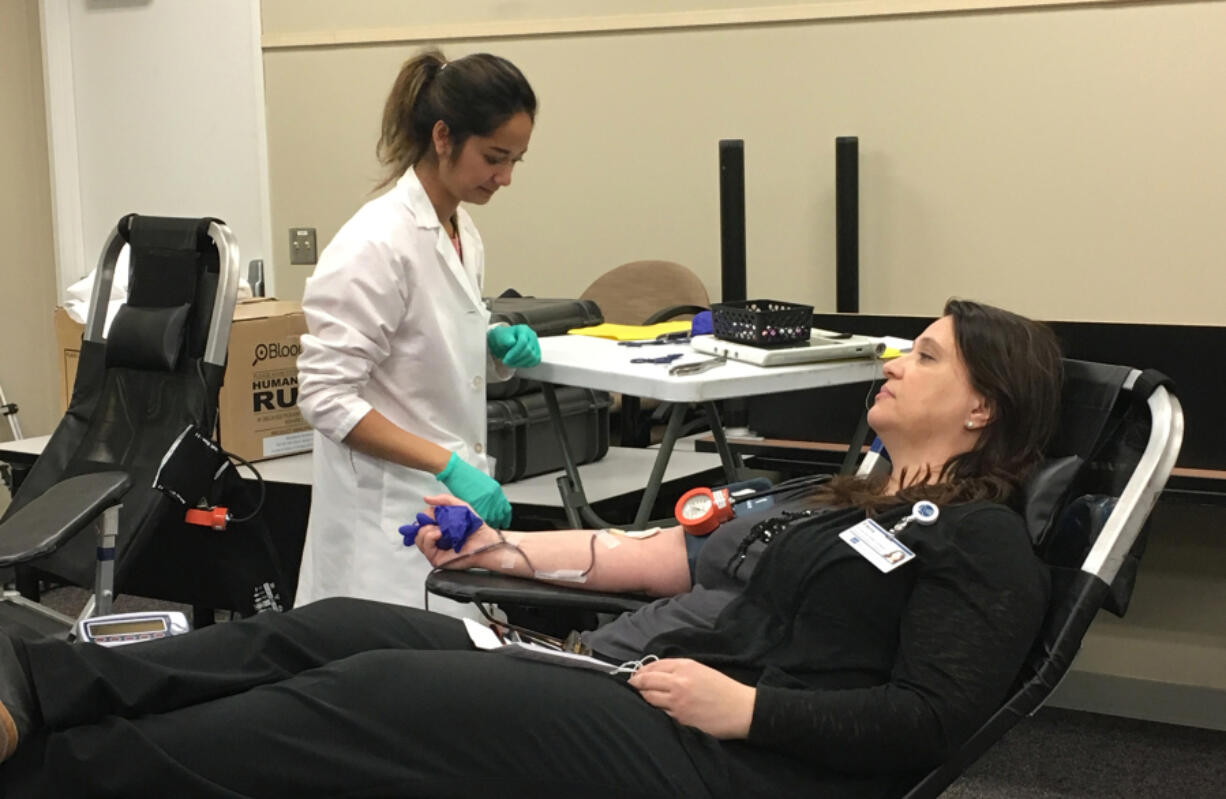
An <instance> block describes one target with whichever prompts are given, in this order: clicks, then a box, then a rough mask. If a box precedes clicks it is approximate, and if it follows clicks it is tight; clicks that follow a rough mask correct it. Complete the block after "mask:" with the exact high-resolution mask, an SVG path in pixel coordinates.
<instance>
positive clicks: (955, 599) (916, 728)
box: [647, 502, 1049, 775]
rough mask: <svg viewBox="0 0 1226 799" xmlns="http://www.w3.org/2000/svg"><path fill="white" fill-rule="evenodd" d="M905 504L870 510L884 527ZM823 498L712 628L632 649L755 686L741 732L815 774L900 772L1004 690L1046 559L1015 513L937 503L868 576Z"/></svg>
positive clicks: (937, 748) (956, 733)
mask: <svg viewBox="0 0 1226 799" xmlns="http://www.w3.org/2000/svg"><path fill="white" fill-rule="evenodd" d="M909 510H910V507H909V506H908V507H906V508H900V509H896V510H891V511H888V512H886V513H884V514H882V515H881V516H880V517H879V518H878V521H879V522H880V523H881V524H882V525H883V526H884V527H886V528H889V527H890V526H891V525H892V524H893V523H894V522H895V521H897V520H898V519H899V518H901V517H902V516H904V515H906V513H907V512H909ZM862 518H863V513H862V512H859V511H835V512H831V513H827V514H824V515H820V516H817V517H814V518H812V519H805V520H802V521H799V522H795V523H793V524H792V525H791V526H790V527H789V529H788V530H787V531H786V532H784V533H783V534H781V535H778V536H776V537H775V539H774V540H773V541H772V543H771V544H770V545H769V546H768V547H766V549H765V550H764V552H763V554H762V558H761V561H760V562H759V564H758V566H757V568H755V569H754V571H753V574H752V575H751V577H750V578H749V581H748V584H747V585H746V586H745V590H744V592H743V593H742V595H741V596H740V597H738V598H737V599H735V600H734V601H732V602H731V603H730V604H728V606H727V607H726V608H724V609H723V611H722V612H721V613H720V614H719V617H718V618H717V619H716V621H715V623H714V625H713V626H712V627H711V628H708V629H703V628H699V627H691V628H686V629H677V630H671V631H668V632H666V633H663V634H661V635H660V636H657V637H656V638H655V639H654V640H653V641H651V642H650V644H649V645H648V647H647V651H650V652H653V653H655V654H658V655H660V656H661V657H692V658H694V659H696V660H699V661H702V662H704V663H707V664H709V665H712V666H714V667H716V668H718V669H720V670H721V671H723V672H725V673H727V674H729V675H731V676H733V677H736V678H737V679H740V680H742V681H744V682H747V683H749V684H753V685H756V686H757V696H756V700H755V704H754V714H753V722H752V726H751V728H750V732H749V741H750V743H751V744H753V745H755V746H758V747H765V748H768V749H771V750H775V751H778V752H784V753H788V754H790V755H792V756H796V757H799V758H801V759H802V760H803V761H804V762H805V763H807V764H810V765H811V766H813V767H815V768H817V769H819V770H822V771H825V770H830V771H834V772H839V773H843V774H862V775H881V774H883V773H886V774H890V773H893V774H907V773H915V772H920V771H923V770H926V769H929V768H931V767H933V766H935V765H937V764H938V763H940V762H941V761H942V760H943V759H944V758H945V757H946V755H947V754H948V753H949V752H950V751H951V750H952V749H953V748H955V747H957V746H959V745H960V744H961V743H962V742H963V741H964V740H965V739H966V738H967V737H968V736H969V735H970V734H971V733H972V732H973V731H974V730H975V729H976V728H977V727H978V726H979V725H980V724H982V723H983V722H984V721H985V720H986V719H987V718H988V717H989V716H990V715H991V714H992V713H993V712H995V710H996V709H997V708H998V707H999V705H1000V703H1001V702H1002V701H1003V699H1004V698H1005V696H1006V695H1007V692H1008V690H1009V688H1010V686H1011V685H1012V683H1013V681H1014V680H1015V678H1016V677H1017V674H1018V671H1019V669H1020V667H1021V664H1022V662H1023V659H1024V658H1025V656H1026V653H1027V652H1028V650H1029V648H1030V646H1031V644H1032V643H1033V641H1034V639H1035V636H1036V634H1037V632H1038V629H1039V626H1040V624H1041V622H1042V619H1043V615H1044V612H1045V610H1046V606H1047V601H1048V592H1049V582H1048V574H1047V570H1046V567H1045V566H1044V565H1043V564H1042V562H1041V561H1040V560H1039V559H1038V558H1037V557H1036V556H1035V554H1034V553H1033V550H1032V548H1031V545H1030V539H1029V536H1028V535H1027V533H1026V530H1025V527H1024V525H1023V523H1022V520H1021V518H1020V517H1019V516H1018V515H1017V514H1016V513H1014V512H1013V511H1012V510H1010V509H1008V508H1006V507H1004V506H1001V505H996V504H991V503H982V502H981V503H971V504H967V505H961V506H951V507H944V508H942V509H941V515H940V518H939V520H938V521H937V522H936V523H935V524H933V525H931V526H928V527H923V526H920V525H919V524H915V523H912V524H910V525H909V526H908V527H907V528H906V529H905V530H904V531H903V532H902V533H900V536H899V537H900V540H902V541H903V542H904V543H906V544H907V545H908V546H909V547H910V548H911V549H912V550H914V552H915V553H916V558H915V559H914V560H912V561H911V562H909V563H907V564H905V565H903V566H901V567H899V568H897V569H895V570H893V571H891V572H889V573H885V574H883V573H881V572H880V571H879V570H878V569H877V568H876V567H875V566H873V565H872V564H870V563H869V562H868V561H866V560H865V559H864V558H862V557H861V556H860V555H859V554H858V553H857V552H856V551H855V550H853V549H852V548H851V547H850V546H849V545H848V544H846V543H845V542H843V541H842V540H841V539H840V538H839V537H838V533H839V532H841V531H843V530H845V529H847V528H848V527H850V526H851V525H852V524H855V523H856V522H857V521H859V520H860V519H862Z"/></svg>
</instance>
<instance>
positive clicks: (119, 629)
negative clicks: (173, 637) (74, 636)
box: [89, 619, 166, 638]
mask: <svg viewBox="0 0 1226 799" xmlns="http://www.w3.org/2000/svg"><path fill="white" fill-rule="evenodd" d="M165 631H166V622H165V620H163V619H132V620H130V621H107V622H100V623H97V624H89V634H90V635H91V636H92V637H94V638H100V637H102V636H105V635H131V634H133V633H160V632H165Z"/></svg>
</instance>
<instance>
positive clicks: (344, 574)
mask: <svg viewBox="0 0 1226 799" xmlns="http://www.w3.org/2000/svg"><path fill="white" fill-rule="evenodd" d="M535 112H536V97H535V95H534V94H533V91H532V88H531V87H530V86H529V84H528V82H527V80H525V78H524V77H523V75H522V74H521V73H520V71H519V70H518V69H517V68H516V67H515V66H514V65H512V64H511V63H510V62H509V61H506V60H505V59H502V58H499V57H497V56H492V55H488V54H483V53H482V54H474V55H469V56H466V57H464V58H461V59H458V60H456V61H453V62H447V61H446V60H445V59H444V58H443V56H442V54H441V53H439V52H438V51H429V52H425V53H423V54H421V55H418V56H416V57H414V58H412V59H410V60H409V61H407V62H406V63H405V65H404V66H403V68H402V69H401V72H400V74H399V76H398V77H397V79H396V83H395V85H394V86H393V88H392V91H391V94H390V95H389V97H388V100H387V105H386V107H385V109H384V116H383V125H382V136H381V138H380V140H379V148H378V153H379V157H380V160H381V161H382V162H383V163H384V164H385V165H386V166H387V167H388V177H387V178H386V179H385V180H384V182H383V184H382V186H386V185H388V184H393V185H392V187H391V189H390V190H388V191H387V192H386V193H385V194H382V195H381V196H379V197H377V198H376V199H374V200H372V201H370V202H368V203H367V204H366V205H365V206H363V207H362V208H361V209H360V210H359V211H358V212H357V213H356V214H354V216H353V218H352V219H350V220H349V221H348V222H346V223H345V225H344V226H343V227H342V228H341V229H340V231H339V232H338V233H337V234H336V237H335V238H334V239H333V240H332V241H331V243H329V244H328V246H327V247H326V248H325V249H324V251H323V253H322V254H321V256H320V260H319V265H318V266H317V267H316V270H315V273H314V275H313V276H312V277H311V278H310V279H309V280H308V281H307V284H306V291H305V294H304V296H303V301H302V304H303V310H304V311H305V313H306V321H307V328H308V330H309V333H308V334H307V335H304V336H303V337H302V354H301V356H300V357H299V359H298V373H299V395H298V406H299V408H300V409H301V410H302V414H303V416H304V417H305V418H306V420H307V421H308V422H310V424H311V425H312V426H313V427H314V428H315V431H316V432H315V451H314V493H313V497H312V501H311V516H310V522H309V524H308V525H307V536H306V545H305V548H304V550H303V555H302V565H301V570H300V572H299V577H298V589H297V594H296V600H295V604H296V605H303V604H306V603H308V602H311V601H313V600H316V599H320V598H322V597H327V596H352V597H364V598H367V599H377V600H382V601H386V602H395V603H398V604H404V605H416V606H421V605H422V604H423V596H424V585H423V582H424V579H425V575H426V574H427V573H428V572H429V570H430V566H429V564H428V563H427V562H426V560H425V559H424V558H423V557H422V556H421V555H420V554H419V552H418V551H417V549H416V548H415V547H406V546H405V545H404V542H403V540H402V538H401V536H400V534H399V533H398V532H397V528H398V527H399V526H400V525H402V524H405V523H408V522H411V521H413V519H414V517H415V515H416V513H417V511H419V510H420V509H421V508H422V507H424V505H425V502H424V497H426V496H429V495H433V494H439V493H453V494H455V495H457V496H460V497H462V498H463V499H464V500H465V501H467V502H468V503H469V504H471V505H472V506H473V507H474V509H476V510H477V512H478V513H480V514H481V516H482V517H483V518H485V519H486V520H488V521H490V523H491V524H493V525H494V526H505V525H506V524H507V523H509V522H510V518H511V508H510V505H509V503H508V502H507V500H506V497H505V496H504V495H503V493H502V489H501V487H500V486H499V485H498V483H497V482H496V481H495V480H494V479H493V478H492V477H490V476H489V474H488V473H489V471H490V470H491V469H490V463H489V460H488V457H487V453H486V449H485V448H486V417H485V385H486V381H487V380H488V379H495V380H504V379H506V378H507V377H509V376H510V375H511V374H512V367H521V366H533V365H535V364H536V363H537V362H538V361H539V360H540V348H539V345H538V344H537V341H536V336H535V335H534V334H533V333H532V331H531V329H529V328H527V327H525V326H523V325H515V326H510V327H508V326H496V327H490V324H489V312H488V310H487V309H486V308H485V306H484V304H483V303H482V301H481V287H482V280H483V277H484V268H485V264H484V250H483V248H482V245H481V238H480V236H479V235H478V234H477V229H476V227H475V226H474V225H473V222H472V219H471V218H470V217H469V216H468V214H467V213H466V212H465V211H464V209H463V208H461V207H460V203H461V202H469V203H476V204H478V205H481V204H484V203H486V202H488V201H489V199H490V197H492V196H493V194H494V193H495V192H496V191H497V190H498V189H500V188H502V187H504V186H507V185H509V184H510V183H511V171H512V169H513V167H514V166H515V164H516V163H517V162H518V161H519V160H520V159H521V158H522V157H523V154H524V152H525V150H527V147H528V140H529V138H530V136H531V134H532V126H533V120H534V116H535ZM444 604H445V603H444V602H442V601H439V600H434V601H432V602H431V607H432V608H434V609H440V606H443V605H444ZM458 607H459V606H452V608H451V609H453V610H454V609H456V608H458Z"/></svg>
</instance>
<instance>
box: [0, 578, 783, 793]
mask: <svg viewBox="0 0 1226 799" xmlns="http://www.w3.org/2000/svg"><path fill="white" fill-rule="evenodd" d="M25 647H26V653H27V655H28V664H29V667H30V672H31V677H32V683H33V687H34V694H35V698H36V701H37V704H38V705H39V708H40V709H41V712H42V716H43V721H44V722H45V728H44V730H43V732H41V733H39V734H38V735H36V736H34V737H32V738H31V739H30V740H29V741H28V742H23V744H22V745H21V746H20V747H19V748H18V751H17V754H16V756H15V757H14V758H13V759H12V760H11V761H10V762H9V763H7V764H5V765H4V766H3V767H0V785H3V787H4V789H5V790H4V791H0V795H3V796H6V797H25V796H30V797H34V796H37V797H56V799H69V798H70V797H86V796H88V797H93V798H98V797H109V796H115V797H128V798H129V799H131V798H132V797H145V796H148V797H171V796H173V797H312V796H327V797H472V796H488V797H519V796H523V797H529V796H530V797H547V796H568V797H691V796H692V797H715V796H744V795H748V794H750V793H755V792H756V791H755V790H754V789H755V788H758V787H761V786H760V784H759V785H755V784H754V780H753V774H752V770H753V768H751V770H750V771H746V768H747V767H755V765H756V764H755V763H753V761H754V759H755V758H757V757H764V758H767V759H768V760H771V761H774V760H775V759H776V756H773V755H770V754H769V753H764V752H756V751H752V750H753V748H752V747H748V746H746V745H744V744H732V745H729V744H722V743H720V742H718V741H716V740H715V739H713V738H711V737H709V736H707V735H705V734H703V733H701V732H699V731H697V730H695V729H692V728H689V727H684V726H682V725H679V724H677V723H675V722H674V721H672V720H671V719H670V718H669V717H668V716H667V715H666V714H664V713H663V712H661V711H659V710H656V709H655V708H652V707H651V706H649V705H648V704H647V703H646V702H644V701H643V700H642V699H641V698H640V697H639V696H638V694H637V693H636V692H635V691H634V690H633V689H631V688H630V687H629V686H627V685H625V684H624V682H623V681H620V680H618V679H616V678H613V677H608V676H606V675H603V674H599V673H595V672H588V671H582V670H579V669H570V668H564V667H557V666H551V665H546V664H539V663H533V662H526V661H519V660H515V659H511V658H507V657H505V656H502V655H498V654H494V653H489V652H480V651H476V650H475V649H474V648H473V647H472V645H471V643H470V642H469V640H468V637H467V635H466V633H465V630H464V627H463V625H462V624H461V623H460V622H458V621H456V620H454V619H451V618H447V617H443V616H439V615H436V614H431V613H426V612H423V611H420V610H416V609H414V608H405V607H400V606H394V605H385V604H381V603H374V602H367V601H362V600H346V599H332V600H323V601H320V602H316V603H313V604H311V605H308V606H306V607H304V608H300V609H297V610H294V611H291V612H289V613H284V614H275V613H267V614H261V615H259V616H256V617H255V618H252V619H249V620H246V621H241V622H231V623H226V624H218V625H214V626H211V627H206V628H203V629H200V630H197V631H195V632H192V633H190V634H188V635H185V636H180V637H176V638H169V639H164V640H159V641H153V642H149V643H144V644H137V645H133V646H127V647H118V648H113V649H108V648H103V647H98V646H94V645H82V644H64V643H62V642H57V641H41V642H27V643H26V644H25ZM729 746H732V747H733V748H734V749H736V748H738V747H739V753H740V755H741V756H736V754H735V753H734V755H733V756H731V757H730V756H729V751H728V747H729ZM746 752H749V755H748V756H746ZM785 770H789V769H787V768H786V767H785ZM758 776H759V777H760V776H761V775H760V774H759V775H758Z"/></svg>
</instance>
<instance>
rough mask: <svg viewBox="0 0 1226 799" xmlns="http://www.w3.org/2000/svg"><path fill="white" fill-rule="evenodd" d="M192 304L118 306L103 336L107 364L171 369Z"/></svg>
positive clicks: (176, 366)
mask: <svg viewBox="0 0 1226 799" xmlns="http://www.w3.org/2000/svg"><path fill="white" fill-rule="evenodd" d="M190 310H191V306H190V305H187V304H184V305H178V306H175V307H173V308H139V307H136V306H134V305H126V304H125V305H121V306H119V310H118V311H116V312H115V318H114V320H112V321H111V329H110V332H109V333H108V334H107V338H106V365H107V366H108V367H110V366H121V367H127V368H129V369H141V370H147V371H155V372H173V371H174V370H175V369H176V368H178V365H179V356H180V355H181V354H182V352H183V342H184V336H183V332H184V328H185V327H186V326H187V315H188V312H189V311H190Z"/></svg>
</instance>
